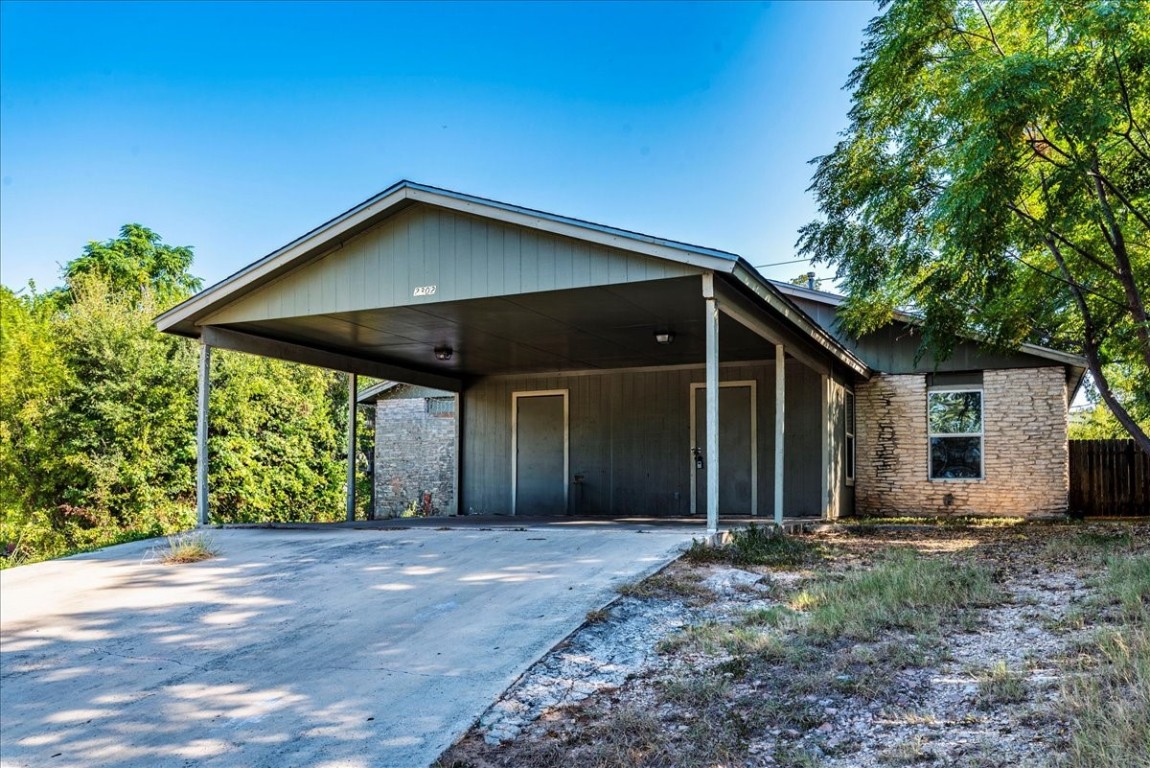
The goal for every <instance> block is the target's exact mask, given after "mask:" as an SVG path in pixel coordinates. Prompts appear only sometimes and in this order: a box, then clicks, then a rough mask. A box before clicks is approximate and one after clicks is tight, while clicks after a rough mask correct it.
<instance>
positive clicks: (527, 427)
mask: <svg viewBox="0 0 1150 768" xmlns="http://www.w3.org/2000/svg"><path fill="white" fill-rule="evenodd" d="M512 400H513V403H512V405H513V409H512V413H513V422H514V423H513V435H514V439H513V440H512V443H513V445H514V453H515V455H514V457H513V466H514V472H515V477H514V479H513V488H514V496H513V499H512V503H513V509H514V513H515V514H517V515H530V516H532V517H535V516H552V515H565V514H567V391H566V390H553V391H547V392H516V393H515V394H514V395H512Z"/></svg>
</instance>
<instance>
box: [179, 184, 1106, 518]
mask: <svg viewBox="0 0 1150 768" xmlns="http://www.w3.org/2000/svg"><path fill="white" fill-rule="evenodd" d="M836 301H837V299H836V298H835V297H833V296H831V295H830V294H823V293H821V292H818V291H809V290H806V289H802V288H797V287H793V286H784V285H779V284H777V283H773V282H771V281H768V280H766V279H765V278H763V277H762V276H761V275H759V273H758V272H756V271H755V269H754V268H753V267H752V266H751V265H750V264H749V263H748V262H747V261H746V260H744V259H743V258H741V257H739V256H736V255H734V254H731V253H727V252H724V251H719V250H715V249H712V248H704V247H700V246H695V245H689V244H685V243H679V242H675V241H671V240H666V239H662V238H656V237H651V236H648V235H642V234H638V233H635V232H629V231H626V230H621V229H617V228H614V227H608V226H603V225H599V224H593V223H590V222H585V221H580V220H576V219H571V218H568V217H564V216H557V215H554V214H549V213H544V212H541V211H536V210H532V209H528V208H523V207H520V206H515V205H509V204H506V203H500V202H496V201H492V200H486V199H483V198H478V197H474V196H470V195H464V194H460V193H456V192H451V191H448V190H443V189H438V188H434V187H429V186H426V185H421V184H416V183H413V182H407V181H404V182H400V183H398V184H396V185H394V186H392V187H390V188H389V189H387V190H385V191H384V192H382V193H380V194H379V195H376V196H375V197H373V198H371V199H370V200H367V201H365V202H364V203H362V204H360V205H358V206H356V207H355V208H352V209H351V210H349V211H347V212H346V213H344V214H342V215H340V216H338V217H336V218H335V219H332V220H331V221H329V222H327V223H326V224H324V225H322V226H321V227H319V228H317V229H315V230H313V231H311V232H308V233H307V234H305V235H303V236H302V237H300V238H299V239H297V240H295V241H293V242H291V243H289V244H288V245H286V246H284V247H283V248H281V249H279V250H277V251H275V252H273V253H271V254H269V255H268V256H266V257H264V258H263V259H260V260H259V261H257V262H255V263H253V264H252V265H250V266H248V267H246V268H245V269H243V270H241V271H240V272H237V273H236V274H235V275H232V276H231V277H229V278H227V279H226V280H224V281H222V282H220V283H219V284H217V285H215V286H212V287H210V288H208V289H206V290H204V291H202V292H201V293H199V294H197V295H196V296H194V297H192V298H190V299H189V300H187V301H185V302H184V303H182V304H180V305H179V306H177V307H175V308H173V309H171V310H170V311H168V312H167V313H165V314H164V315H162V316H161V317H159V318H158V319H157V325H158V326H159V328H160V329H161V330H163V331H166V332H170V333H177V334H182V335H185V336H190V337H194V338H198V339H200V341H201V342H202V344H203V355H202V358H201V377H200V387H201V398H200V400H201V406H200V424H201V456H203V455H204V453H205V452H206V441H205V438H204V435H205V434H206V418H207V398H208V397H209V396H210V395H209V380H208V376H207V371H208V368H207V364H206V361H207V360H208V359H210V351H211V349H212V348H213V347H223V348H227V349H234V350H240V351H245V352H250V353H253V354H260V355H267V356H271V357H277V358H281V359H286V360H294V361H297V362H303V363H308V364H312V365H322V366H326V367H330V368H334V369H338V370H344V371H348V372H351V373H353V374H357V375H367V376H373V377H376V378H382V379H387V380H388V381H393V382H403V383H404V384H406V385H409V386H411V387H418V388H423V389H425V390H439V391H440V392H446V393H450V395H442V394H440V395H437V396H436V397H440V398H442V397H450V398H451V399H452V410H453V412H454V425H453V427H454V444H453V445H454V451H453V453H452V457H453V461H454V463H455V466H454V470H455V472H454V476H453V478H452V483H453V493H452V500H451V503H450V505H448V506H444V507H441V509H442V510H443V511H445V512H458V513H462V514H504V515H506V514H512V515H515V514H518V515H533V516H536V515H577V516H596V515H598V516H605V515H612V516H618V515H623V516H632V515H637V516H676V517H678V516H687V515H700V516H704V515H705V519H706V521H707V525H708V528H709V529H714V528H715V526H716V524H717V521H718V517H719V516H720V515H737V516H764V517H767V518H771V519H774V520H776V521H781V520H782V518H783V516H784V515H786V516H788V517H823V518H834V517H838V516H840V515H844V514H850V513H852V512H861V513H873V512H880V511H900V512H923V511H927V512H940V511H945V512H972V513H996V514H1028V513H1034V512H1051V511H1059V510H1062V509H1065V506H1066V490H1067V489H1066V475H1067V461H1066V413H1067V402H1068V399H1069V398H1070V393H1071V392H1072V391H1073V389H1074V388H1075V387H1076V386H1077V381H1078V380H1079V379H1080V378H1081V375H1082V371H1083V369H1084V363H1083V361H1082V360H1080V359H1079V358H1076V357H1073V356H1069V355H1064V354H1061V353H1056V352H1051V351H1049V350H1044V349H1039V348H1036V347H1027V348H1023V349H1020V350H1018V351H1016V352H1014V353H1011V354H1006V355H1003V354H999V353H995V352H992V351H989V350H986V349H983V348H982V347H981V346H980V345H978V344H977V343H976V342H973V341H972V342H967V343H964V344H962V345H960V346H959V349H958V350H957V353H956V354H955V355H954V356H953V357H952V358H950V359H948V360H946V361H933V360H930V359H924V360H921V361H916V360H915V356H914V354H913V350H914V349H915V348H916V347H917V341H916V339H915V333H914V326H913V318H906V319H905V320H906V322H900V323H898V324H897V325H894V326H891V327H889V328H887V329H883V330H882V331H880V332H878V333H876V334H872V335H871V336H870V337H868V338H865V339H860V340H851V339H849V338H846V337H844V336H842V334H840V333H839V332H838V331H837V330H836V325H835V323H834V309H835V303H836ZM353 387H354V377H353ZM416 399H419V398H416ZM423 399H424V400H426V399H427V398H426V397H424V398H423ZM356 400H357V397H356V396H353V397H352V402H353V403H354V402H355V401H356ZM441 403H443V404H445V402H444V401H441ZM380 452H382V446H381V451H380ZM206 488H207V477H206V471H205V469H204V468H203V466H202V465H201V471H200V474H199V496H200V500H201V506H200V515H201V519H202V520H205V521H206V519H207V514H208V510H207V506H206V498H207V494H206ZM422 490H424V489H421V491H422ZM351 508H353V507H352V506H351V504H350V502H349V509H351Z"/></svg>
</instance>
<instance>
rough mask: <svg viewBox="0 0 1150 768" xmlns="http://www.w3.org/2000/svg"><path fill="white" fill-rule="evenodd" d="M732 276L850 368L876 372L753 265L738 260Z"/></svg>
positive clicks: (868, 374) (863, 373)
mask: <svg viewBox="0 0 1150 768" xmlns="http://www.w3.org/2000/svg"><path fill="white" fill-rule="evenodd" d="M731 275H732V277H734V278H735V279H736V280H738V281H739V282H740V283H741V284H742V285H743V286H745V287H746V288H748V289H749V290H750V291H751V292H752V293H754V294H755V295H756V296H758V297H759V298H760V299H761V300H762V301H764V302H765V303H766V304H767V306H769V307H770V308H771V309H773V310H775V311H776V312H778V313H779V314H780V315H782V316H783V317H785V318H786V319H787V320H789V321H790V322H791V323H793V324H794V325H795V326H797V327H798V328H800V329H801V330H802V331H803V332H804V333H805V334H806V335H807V336H808V337H809V338H810V339H811V340H812V341H814V342H815V343H816V344H818V345H819V346H821V347H822V348H823V349H825V350H826V351H828V352H830V353H831V354H832V355H834V356H835V357H836V358H837V359H838V360H839V362H841V363H842V364H843V365H845V366H846V367H847V368H850V369H851V370H852V371H854V372H855V373H857V374H858V375H859V376H862V377H863V378H865V379H869V378H870V377H871V375H872V374H873V371H872V370H871V367H870V366H869V365H867V364H866V363H865V362H863V361H862V360H861V359H860V358H859V357H858V356H856V355H855V354H854V353H853V352H851V351H850V350H848V349H847V348H846V347H844V346H843V345H842V343H841V342H840V341H839V340H838V339H836V338H835V337H834V336H832V335H831V334H830V333H829V332H828V331H827V330H826V329H824V328H823V327H822V326H821V325H819V324H818V323H817V322H815V321H814V320H812V319H811V318H810V316H809V315H807V313H806V312H803V311H802V310H801V309H799V308H798V307H797V306H795V304H794V303H793V302H792V301H790V300H789V299H788V298H787V297H786V296H784V295H783V294H782V293H781V292H780V291H779V290H778V289H777V288H776V287H775V286H774V285H773V284H772V283H770V282H769V281H768V280H767V279H766V278H764V277H763V276H762V275H760V274H759V273H758V272H756V271H755V269H754V267H752V266H751V265H750V264H747V263H746V262H745V261H743V259H739V260H738V262H737V263H736V264H735V266H734V269H733V270H732V272H731Z"/></svg>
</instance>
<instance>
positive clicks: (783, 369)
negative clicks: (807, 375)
mask: <svg viewBox="0 0 1150 768" xmlns="http://www.w3.org/2000/svg"><path fill="white" fill-rule="evenodd" d="M786 431H787V353H786V350H784V349H783V345H782V344H776V345H775V474H774V477H773V478H772V479H773V480H774V482H775V525H777V526H779V527H780V528H782V525H783V505H784V504H785V503H786V496H785V495H784V487H783V481H784V480H785V479H786V472H785V469H786V462H785V455H786V448H787V442H786Z"/></svg>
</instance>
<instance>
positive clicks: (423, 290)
mask: <svg viewBox="0 0 1150 768" xmlns="http://www.w3.org/2000/svg"><path fill="white" fill-rule="evenodd" d="M437 287H438V286H434V285H418V286H416V287H415V290H414V291H412V292H411V295H412V296H434V295H435V289H436V288H437Z"/></svg>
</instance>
